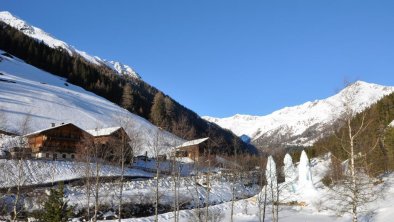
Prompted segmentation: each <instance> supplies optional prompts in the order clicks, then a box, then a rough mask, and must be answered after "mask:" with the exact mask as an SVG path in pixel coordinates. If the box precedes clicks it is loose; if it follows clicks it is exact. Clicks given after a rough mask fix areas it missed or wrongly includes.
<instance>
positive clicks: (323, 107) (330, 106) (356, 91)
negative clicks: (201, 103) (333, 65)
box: [202, 81, 394, 147]
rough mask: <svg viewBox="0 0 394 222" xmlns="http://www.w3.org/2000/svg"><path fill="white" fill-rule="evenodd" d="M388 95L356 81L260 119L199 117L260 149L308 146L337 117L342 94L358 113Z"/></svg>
mask: <svg viewBox="0 0 394 222" xmlns="http://www.w3.org/2000/svg"><path fill="white" fill-rule="evenodd" d="M392 92H394V87H390V86H381V85H377V84H373V83H367V82H364V81H357V82H355V83H353V84H351V85H349V86H348V87H346V88H344V89H343V90H341V91H340V92H339V93H338V94H335V95H333V96H330V97H328V98H326V99H321V100H315V101H308V102H305V103H303V104H301V105H298V106H292V107H284V108H282V109H279V110H277V111H274V112H272V113H271V114H268V115H264V116H252V115H241V114H236V115H234V116H231V117H226V118H215V117H209V116H203V117H202V118H204V119H205V120H207V121H210V122H213V123H215V124H217V125H219V126H221V127H223V128H226V129H229V130H231V131H232V132H234V133H235V134H236V135H238V136H247V137H249V138H251V142H252V143H253V144H255V145H257V146H260V147H261V146H264V144H263V143H266V145H279V144H277V143H282V145H284V144H285V145H291V146H293V145H294V146H310V145H311V144H313V143H314V142H315V141H316V140H317V139H319V137H321V133H323V132H325V131H326V130H328V128H329V126H332V124H333V123H334V122H335V121H336V120H337V119H338V117H339V116H340V115H341V112H342V109H343V104H342V103H343V102H344V97H345V96H346V95H352V96H353V97H354V98H356V99H355V100H354V101H352V103H353V104H350V105H351V107H352V109H353V110H354V111H355V112H357V113H358V112H361V111H363V110H364V109H365V108H367V107H369V106H370V105H372V104H373V103H375V102H377V101H378V100H379V99H381V98H382V97H383V96H385V95H388V94H390V93H392ZM338 111H339V112H338ZM307 134H311V135H309V136H308V135H307ZM312 134H313V135H312ZM319 134H320V135H319Z"/></svg>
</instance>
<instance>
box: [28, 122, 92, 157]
mask: <svg viewBox="0 0 394 222" xmlns="http://www.w3.org/2000/svg"><path fill="white" fill-rule="evenodd" d="M25 137H26V138H27V140H28V144H29V148H30V149H31V152H32V157H34V158H38V159H53V160H56V159H75V158H76V157H77V153H79V151H80V150H81V149H82V148H85V147H86V146H87V144H89V143H91V142H92V141H93V137H92V135H90V134H89V133H87V132H86V131H84V130H83V129H81V128H79V127H77V126H76V125H74V124H72V123H67V124H60V125H58V126H55V125H52V127H50V128H47V129H43V130H40V131H37V132H33V133H30V134H27V135H25Z"/></svg>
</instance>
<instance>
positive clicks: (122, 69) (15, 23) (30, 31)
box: [0, 11, 141, 79]
mask: <svg viewBox="0 0 394 222" xmlns="http://www.w3.org/2000/svg"><path fill="white" fill-rule="evenodd" d="M0 21H3V22H5V23H6V24H8V25H10V26H11V27H13V28H16V29H18V30H20V31H22V32H23V33H24V34H25V35H28V36H30V37H32V38H34V39H37V40H38V41H43V42H44V43H45V44H46V45H48V46H49V47H51V48H61V49H64V50H66V51H67V52H68V53H69V54H70V55H75V54H78V55H80V56H81V57H82V58H84V59H86V61H88V62H90V63H93V64H95V65H105V66H107V67H109V68H111V69H112V70H114V71H116V73H118V74H121V75H128V76H130V77H133V78H137V79H139V78H141V77H140V76H139V75H138V74H137V73H136V72H135V71H134V70H133V69H132V68H131V67H130V66H128V65H123V64H121V63H120V62H115V61H107V60H102V59H100V58H99V57H97V56H91V55H89V54H87V53H86V52H84V51H80V50H78V49H76V48H74V47H73V46H71V45H69V44H67V43H65V42H63V41H61V40H59V39H56V38H54V37H53V36H51V35H50V34H48V33H46V32H44V31H43V30H41V29H40V28H37V27H34V26H32V25H29V24H28V23H27V22H25V21H23V20H22V19H20V18H17V17H16V16H14V15H12V14H11V13H10V12H7V11H2V12H0Z"/></svg>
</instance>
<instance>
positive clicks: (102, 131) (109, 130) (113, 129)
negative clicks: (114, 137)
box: [86, 126, 122, 136]
mask: <svg viewBox="0 0 394 222" xmlns="http://www.w3.org/2000/svg"><path fill="white" fill-rule="evenodd" d="M120 128H122V127H120V126H116V127H109V128H101V129H91V130H86V132H88V133H90V134H92V135H93V136H109V135H111V134H112V133H114V132H116V131H118V130H119V129H120Z"/></svg>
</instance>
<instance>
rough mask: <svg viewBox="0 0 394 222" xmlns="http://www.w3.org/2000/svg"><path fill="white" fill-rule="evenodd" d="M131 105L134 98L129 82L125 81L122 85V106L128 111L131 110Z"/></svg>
mask: <svg viewBox="0 0 394 222" xmlns="http://www.w3.org/2000/svg"><path fill="white" fill-rule="evenodd" d="M133 105H134V98H133V94H132V91H131V86H130V84H129V83H127V84H126V85H124V87H123V94H122V107H123V108H125V109H127V110H129V111H133Z"/></svg>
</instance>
